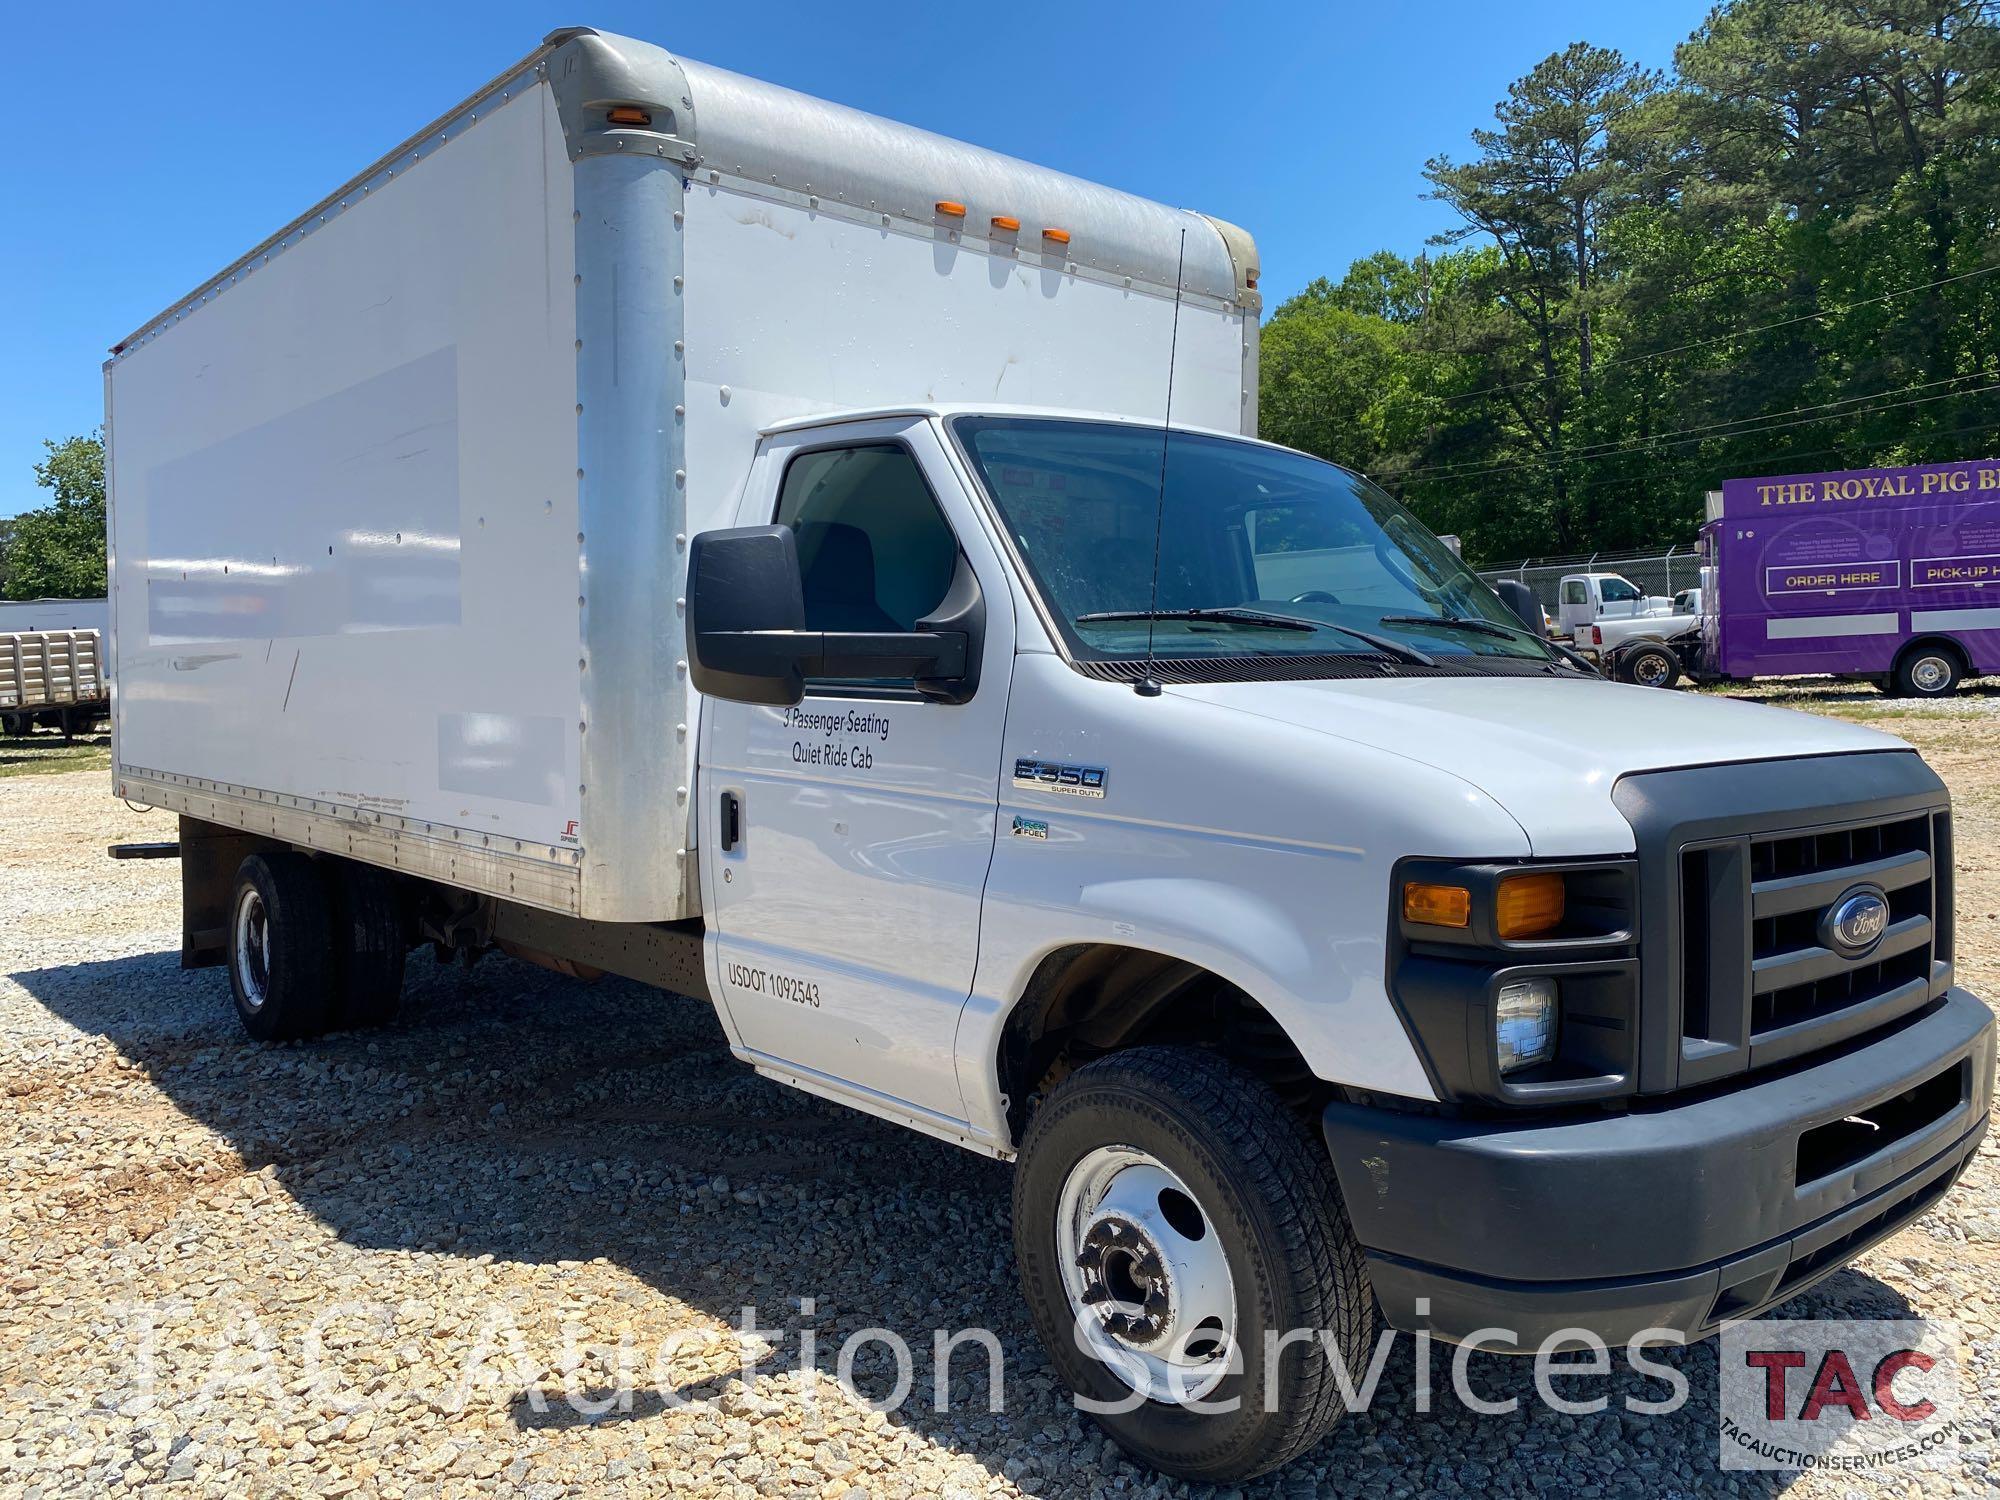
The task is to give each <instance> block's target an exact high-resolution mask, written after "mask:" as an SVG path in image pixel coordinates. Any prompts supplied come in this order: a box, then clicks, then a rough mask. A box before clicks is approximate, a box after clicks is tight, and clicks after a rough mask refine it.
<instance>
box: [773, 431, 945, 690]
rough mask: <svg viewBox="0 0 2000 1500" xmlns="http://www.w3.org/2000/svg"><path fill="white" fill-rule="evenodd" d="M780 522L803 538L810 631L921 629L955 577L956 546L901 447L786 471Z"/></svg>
mask: <svg viewBox="0 0 2000 1500" xmlns="http://www.w3.org/2000/svg"><path fill="white" fill-rule="evenodd" d="M777 521H778V523H779V524H780V525H783V526H789V527H791V528H792V530H793V532H794V533H795V534H796V536H797V539H798V551H799V574H800V577H801V580H802V582H803V584H804V586H805V605H806V628H807V629H808V630H838V631H875V632H894V631H908V630H913V629H915V628H916V625H917V622H918V621H919V620H921V619H923V618H924V617H925V616H927V615H929V614H930V613H931V612H932V611H934V610H935V609H936V608H937V607H938V605H939V604H940V603H942V602H943V600H944V596H945V593H946V592H947V591H948V590H949V589H950V587H951V580H952V576H953V574H954V573H955V572H956V571H957V567H958V539H957V538H956V537H955V536H954V535H953V534H952V530H951V525H950V523H949V522H948V521H946V520H945V518H944V513H943V512H942V511H941V510H939V509H938V504H937V500H936V498H935V497H934V496H933V495H932V494H931V490H930V486H929V484H928V483H926V482H925V480H924V476H923V471H922V470H921V469H920V468H919V467H918V466H917V460H916V456H915V455H914V454H912V453H911V452H910V451H909V449H907V448H905V447H903V446H902V445H901V444H898V443H867V444H858V445H856V446H853V447H847V448H818V449H814V450H812V451H810V452H806V453H801V454H798V455H797V456H796V457H794V458H793V459H792V461H791V463H790V464H789V465H788V466H787V467H786V469H785V480H784V484H783V485H782V486H781V487H780V489H779V492H778V514H777ZM842 680H843V681H846V682H852V681H853V679H842ZM867 685H869V686H876V687H891V688H893V687H908V686H910V679H909V678H879V679H869V680H868V684H867Z"/></svg>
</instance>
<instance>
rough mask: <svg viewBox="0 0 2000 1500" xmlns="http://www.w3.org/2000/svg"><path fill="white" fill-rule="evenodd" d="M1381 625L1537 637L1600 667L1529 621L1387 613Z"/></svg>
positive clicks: (1586, 666) (1574, 660)
mask: <svg viewBox="0 0 2000 1500" xmlns="http://www.w3.org/2000/svg"><path fill="white" fill-rule="evenodd" d="M1375 623H1376V624H1378V625H1442V626H1444V627H1445V628H1446V629H1447V630H1470V631H1472V632H1474V633H1475V634H1478V635H1490V636H1494V637H1497V638H1498V639H1500V640H1503V641H1516V640H1527V641H1533V642H1534V643H1535V644H1536V645H1537V646H1540V647H1541V648H1542V649H1543V650H1544V651H1551V652H1554V653H1556V654H1557V655H1558V656H1562V657H1566V658H1567V659H1568V660H1569V662H1570V664H1571V665H1572V666H1576V667H1581V668H1582V669H1583V670H1584V671H1586V672H1588V673H1590V675H1591V676H1593V677H1595V676H1597V675H1598V672H1597V668H1595V667H1593V666H1592V665H1591V664H1590V662H1589V661H1588V660H1587V659H1585V658H1584V657H1581V656H1578V655H1577V654H1576V653H1575V652H1574V651H1572V650H1570V649H1569V647H1567V646H1564V645H1560V644H1558V643H1557V642H1555V641H1552V640H1550V639H1549V638H1548V637H1547V636H1543V635H1537V634H1536V633H1535V632H1534V631H1532V630H1530V629H1528V627H1527V626H1525V625H1498V624H1495V623H1494V622H1493V621H1491V620H1481V619H1477V618H1475V617H1474V616H1472V615H1384V616H1382V618H1381V619H1379V620H1377V621H1376V622H1375Z"/></svg>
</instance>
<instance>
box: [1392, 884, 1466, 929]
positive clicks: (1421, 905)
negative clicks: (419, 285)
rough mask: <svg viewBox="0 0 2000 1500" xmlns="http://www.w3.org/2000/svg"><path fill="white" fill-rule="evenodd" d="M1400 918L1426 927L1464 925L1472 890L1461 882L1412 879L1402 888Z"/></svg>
mask: <svg viewBox="0 0 2000 1500" xmlns="http://www.w3.org/2000/svg"><path fill="white" fill-rule="evenodd" d="M1403 920H1404V921H1405V922H1421V923H1423V924H1424V925H1425V926H1426V927H1464V926H1466V925H1468V924H1469V923H1470V922H1471V921H1472V892H1471V891H1468V890H1467V889H1466V888H1465V887H1464V886H1462V885H1427V884H1425V883H1424V882H1423V881H1420V880H1412V881H1410V882H1408V883H1407V884H1405V885H1404V887H1403Z"/></svg>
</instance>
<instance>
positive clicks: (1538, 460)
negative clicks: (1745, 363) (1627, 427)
mask: <svg viewBox="0 0 2000 1500" xmlns="http://www.w3.org/2000/svg"><path fill="white" fill-rule="evenodd" d="M1962 380H1987V381H1991V382H1993V383H1991V384H1988V385H1983V386H1975V387H1973V388H1972V389H1970V390H1962V391H1944V392H1940V393H1939V394H1938V395H1935V396H1926V397H1922V398H1919V399H1917V400H1913V401H1891V402H1884V403H1881V404H1878V405H1872V406H1868V405H1855V403H1857V402H1871V401H1876V400H1877V398H1879V397H1882V396H1901V395H1907V394H1909V393H1910V392H1912V391H1927V390H1931V389H1933V388H1934V387H1937V386H1940V385H1955V384H1957V383H1958V382H1959V381H1962ZM1996 389H2000V379H1996V377H1995V373H1994V372H1993V371H1990V370H1979V371H1974V372H1973V373H1972V374H1969V375H1947V376H1946V377H1945V378H1944V379H1942V380H1930V381H1924V382H1922V383H1920V384H1917V385H1906V386H1899V387H1897V388H1896V389H1895V390H1890V391H1875V392H1871V393H1869V394H1868V395H1863V396H1843V397H1841V398H1839V399H1838V400H1835V401H1824V402H1821V403H1820V404H1819V405H1817V406H1797V407H1792V408H1790V409H1788V410H1786V411H1777V412H1764V413H1761V414H1760V415H1757V416H1753V417H1734V418H1731V419H1729V420H1728V421H1724V422H1710V423H1705V424H1703V425H1701V426H1697V427H1680V428H1671V429H1669V430H1668V431H1666V432H1661V433H1653V434H1650V435H1648V436H1645V437H1636V438H1628V439H1621V440H1619V441H1616V442H1605V443H1591V444H1585V445H1583V446H1582V447H1579V448H1557V449H1552V450H1551V451H1550V452H1548V453H1545V454H1528V455H1524V456H1523V457H1521V458H1518V459H1504V460H1492V461H1488V460H1482V459H1467V460H1464V461H1462V462H1460V463H1453V464H1431V465H1429V466H1427V467H1424V468H1419V469H1403V470H1401V471H1399V472H1397V473H1395V474H1394V476H1393V477H1394V478H1395V479H1396V480H1398V481H1399V482H1400V481H1403V480H1407V479H1413V478H1419V477H1422V478H1430V479H1438V480H1455V479H1478V478H1482V477H1484V476H1485V475H1487V474H1497V473H1503V472H1505V471H1507V470H1509V469H1518V468H1524V467H1526V466H1527V465H1529V464H1537V465H1540V466H1542V467H1544V468H1552V467H1554V466H1555V465H1556V464H1558V463H1564V462H1570V461H1587V460H1590V459H1598V458H1614V457H1616V456H1618V455H1619V454H1621V453H1632V452H1637V451H1639V450H1641V449H1647V448H1659V447H1679V446H1682V445H1684V444H1687V443H1692V442H1703V441H1709V440H1727V439H1729V438H1737V437H1750V436H1754V435H1755V434H1757V433H1759V432H1771V431H1776V430H1777V429H1778V428H1781V427H1796V426H1803V425H1806V424H1807V423H1810V422H1830V421H1837V420H1841V419H1844V418H1847V417H1865V416H1870V415H1873V414H1874V413H1876V412H1880V411H1894V410H1896V409H1897V408H1898V407H1903V406H1920V405H1922V404H1924V402H1925V401H1942V400H1948V399H1950V398H1951V397H1953V396H1979V395H1984V394H1985V393H1987V392H1988V391H1992V390H1996ZM1837 406H1845V407H1849V408H1851V409H1850V410H1847V411H1834V410H1832V409H1831V408H1833V407H1837ZM1809 413H1818V414H1819V415H1816V416H1814V415H1807V414H1809ZM1781 417H1800V418H1801V420H1800V421H1798V422H1781V421H1778V420H1777V419H1778V418H1781ZM1725 427H1728V428H1733V429H1735V430H1734V431H1730V432H1723V431H1721V430H1720V429H1722V428H1725Z"/></svg>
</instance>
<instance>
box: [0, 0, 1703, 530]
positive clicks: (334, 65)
mask: <svg viewBox="0 0 2000 1500" xmlns="http://www.w3.org/2000/svg"><path fill="white" fill-rule="evenodd" d="M1705 10H1706V6H1705V5H1704V4H1703V3H1701V0H1634V3H1627V4H1616V5H1613V4H1606V3H1604V0H1594V3H1592V0H1509V3H1507V4H1494V3H1492V0H1434V3H1430V4H1422V5H1418V4H1398V3H1395V0H1388V3H1379V0H1378V3H1375V4H1369V5H1365V6H1363V5H1353V6H1350V5H1341V4H1334V5H1310V4H1295V5H1290V6H1286V5H1275V4H1265V3H1258V0H1236V3H1233V4H1232V3H1222V4H1215V3H1211V4H1204V5H1197V4H1187V3H1182V0H1166V3H1157V4H1151V5H1096V4H1091V3H1089V0H1072V3H1070V4H1066V5H1029V6H1018V5H1015V6H1000V5H996V4H994V3H991V0H986V3H980V4H970V5H968V4H946V3H941V0H929V3H925V4H873V5H871V4H868V3H865V0H848V3H836V0H816V3H795V0H760V3H757V4H754V5H715V6H686V7H682V6H666V5H658V4H654V5H642V4H633V3H622V0H596V3H595V4H594V5H592V6H591V7H590V8H589V9H588V10H587V11H584V10H571V9H569V8H567V7H563V8H555V7H551V6H549V5H546V4H542V5H531V4H526V3H519V0H457V3H442V0H429V3H424V4H420V5H412V4H401V5H399V4H392V3H388V0H346V3H342V4H337V5H335V4H313V3H300V0H282V3H277V4H273V3H270V0H265V3H263V4H259V5H255V6H250V5H217V4H204V3H201V0H176V3H173V4H160V3H158V0H150V3H145V4H135V3H130V0H99V3H97V4H95V5H92V6H89V7H87V8H86V9H85V10H82V11H71V10H69V9H68V8H66V7H63V6H57V5H47V4H41V5H33V6H23V7H21V8H19V9H18V10H16V11H15V12H14V14H13V19H12V20H11V21H10V22H9V23H8V40H9V53H10V55H11V57H12V58H13V60H14V65H13V66H12V67H11V68H10V69H9V70H8V76H7V82H6V85H5V87H4V88H0V140H4V141H5V142H7V146H6V150H5V156H4V159H0V204H4V205H5V207H6V212H5V213H4V215H0V226H3V227H0V286H4V287H5V288H6V299H5V302H4V304H0V515H9V514H12V513H14V512H16V511H20V510H24V509H27V508H29V507H31V506H35V505H39V504H42V503H43V502H44V501H45V500H46V499H47V494H46V492H45V491H42V490H39V489H37V488H36V487H35V483H34V475H33V465H34V463H35V461H36V460H37V459H38V458H40V457H41V453H42V447H41V441H42V439H43V438H48V437H62V436H65V435H68V434H70V433H74V432H84V431H88V430H89V429H90V428H92V427H93V426H95V425H96V423H97V421H98V419H99V416H100V413H101V409H102V381H101V377H100V373H99V370H100V365H101V362H102V360H103V357H104V351H105V348H106V347H107V346H108V345H109V344H111V343H112V342H113V341H114V340H116V339H117V338H120V337H122V336H123V335H124V334H126V333H127V332H129V331H131V329H132V328H133V327H135V326H136V325H137V324H139V323H141V322H143V321H144V320H145V319H146V318H148V317H149V316H151V315H152V314H153V313H155V312H157V311H158V310H159V309H160V308H161V307H163V306H165V305H166V304H167V303H169V302H171V301H173V300H174V299H175V298H176V297H178V296H179V295H180V294H181V293H183V292H185V291H187V290H189V289H190V288H192V287H193V286H194V285H195V284H196V283H197V282H199V281H201V280H202V279H204V278H205V277H206V276H207V275H208V274H209V273H210V272H212V271H214V270H216V269H218V268H219V267H220V266H222V265H223V264H225V263H226V262H228V261H230V260H232V259H234V258H235V257H236V256H237V255H238V254H240V253H241V252H242V251H244V250H247V249H248V248H249V247H250V246H251V245H252V244H254V243H256V242H257V241H258V240H260V239H262V238H263V237H264V236H265V235H266V234H268V233H269V232H270V231H271V230H272V229H274V228H276V227H277V226H278V225H279V224H281V223H283V222H284V221H285V220H287V219H289V218H291V217H292V216H293V215H294V214H296V213H298V212H299V211H300V210H302V209H304V208H305V207H306V206H307V205H308V204H309V203H311V202H313V201H314V200H316V199H317V198H319V197H320V196H321V195H322V194H324V193H325V192H327V191H329V190H330V189H332V188H334V187H336V186H338V185H339V183H340V182H342V181H343V180H344V179H345V178H346V177H348V176H349V175H350V174H352V173H353V172H354V171H355V170H356V169H358V168H360V167H361V166H363V165H365V164H366V163H368V162H370V161H372V160H373V159H374V158H375V157H376V156H377V155H379V154H380V153H381V152H383V151H385V150H386V149H388V148H389V147H390V146H393V145H394V144H396V142H397V141H399V140H401V139H402V138H403V137H404V136H406V135H408V134H409V133H410V132H411V131H413V130H415V129H416V128H417V127H419V126H420V125H422V124H423V123H424V122H425V121H427V120H428V119H430V118H431V117H433V116H434V115H437V114H440V113H442V112H443V111H444V110H445V108H446V107H448V106H449V105H451V104H453V103H455V102H456V101H457V100H458V99H460V98H462V97H463V96H464V95H466V94H468V93H470V92H471V91H472V90H473V89H474V88H476V87H477V86H478V85H479V84H481V83H483V82H484V81H485V80H486V79H487V78H489V77H491V76H492V75H494V74H496V73H498V72H499V71H500V70H501V69H502V68H504V67H506V66H507V65H509V64H510V63H512V62H513V61H515V60H516V59H517V58H519V57H521V56H522V55H524V54H525V53H527V52H528V51H529V50H530V49H531V48H532V47H533V46H534V44H535V43H536V42H537V41H538V40H539V39H540V37H541V36H542V35H543V33H545V32H546V31H548V30H550V29H551V28H553V27H556V26H561V25H576V24H585V25H592V26H597V27H599V28H602V29H605V30H612V31H622V32H626V33H629V34H631V35H635V36H640V37H644V38H646V39H647V40H650V41H657V42H660V43H662V44H664V45H666V46H669V47H673V48H677V49H679V50H680V51H682V52H685V53H686V54H687V55H688V56H690V57H696V58H700V59H702V60H703V61H705V62H711V63H716V64H719V65H721V66H723V67H728V68H734V69H736V70H737V71H739V72H745V73H753V74H756V75H757V76H759V77H763V78H768V79H771V80H773V81H774V82H778V83H783V84H786V85H788V86H790V87H793V88H798V89H804V90H805V91H807V92H809V93H814V94H819V95H822V96H824V97H826V98H830V99H836V100H839V101H840V102H842V103H845V104H852V105H855V106H858V107H860V108H863V109H868V110H872V111H874V112H875V113H877V114H884V115H890V116H893V117H895V118H897V119H901V120H907V121H910V122H911V123H913V124H917V125H922V126H924V127H926V128H928V129H931V130H937V131H942V132H944V133H945V134H948V135H954V136H959V137H961V138H963V139H966V140H970V141H975V142H977V143H979V144H981V145H984V146H990V147H993V148H995V149H997V150H1001V151H1006V152H1009V153H1012V154H1013V155H1016V156H1023V157H1027V158H1029V159H1031V160H1033V161H1037V162H1043V163H1046V164H1047V165H1050V166H1054V167H1059V168H1061V169H1063V170H1065V171H1068V172H1074V173H1076V174H1078V175H1080V176H1083V177H1090V178H1095V179H1098V180H1100V181H1103V182H1106V183H1110V184H1112V185H1113V186H1116V187H1120V188H1124V189H1127V190H1129V191H1132V192H1137V193H1143V194H1145V195H1146V196H1148V197H1153V198H1159V199H1162V200H1164V201H1166V202H1169V203H1175V204H1182V205H1185V206H1188V207H1191V208H1199V209H1201V210H1203V211H1204V212H1208V213H1213V214H1217V215H1219V216H1221V217H1223V218H1226V219H1231V220H1234V221H1235V222H1237V223H1239V224H1242V225H1243V226H1244V227H1245V228H1247V229H1249V230H1250V231H1251V232H1252V233H1253V234H1254V235H1256V237H1257V241H1258V244H1259V246H1260V248H1261V250H1262V252H1263V264H1264V289H1265V291H1266V293H1267V295H1268V296H1269V298H1270V299H1271V300H1272V302H1273V303H1275V302H1276V301H1277V300H1281V299H1282V298H1284V297H1285V296H1287V295H1289V294H1290V293H1292V292H1294V291H1296V290H1297V289H1298V288H1299V287H1301V286H1302V285H1304V284H1305V283H1306V282H1308V281H1310V280H1311V279H1312V278H1313V277H1315V276H1319V275H1328V274H1330V275H1338V274H1339V273H1340V272H1342V271H1343V270H1344V269H1345V268H1346V266H1347V264H1348V262H1349V261H1351V260H1353V259H1354V258H1355V257H1356V256H1360V255H1365V254H1367V253H1369V252H1370V251H1373V250H1376V249H1379V248H1382V247H1385V246H1386V247H1389V248H1393V249H1396V250H1399V251H1403V252H1406V253H1407V252H1411V251H1414V250H1416V249H1417V248H1418V247H1419V246H1420V245H1421V244H1422V243H1423V240H1424V238H1425V236H1426V235H1428V234H1431V233H1434V232H1436V231H1437V230H1439V229H1441V228H1444V227H1446V226H1447V224H1448V222H1449V221H1448V218H1447V216H1446V215H1445V213H1444V212H1443V210H1442V209H1441V208H1440V207H1439V206H1438V205H1436V204H1432V203H1426V202H1423V201H1422V200H1421V198H1420V196H1419V195H1420V194H1421V192H1422V191H1423V180H1422V177H1421V172H1422V168H1423V163H1424V160H1425V158H1426V157H1428V156H1430V155H1432V154H1433V153H1436V152H1440V151H1448V152H1453V153H1457V154H1461V155H1463V154H1465V153H1466V152H1467V149H1468V147H1467V139H1466V138H1467V133H1468V132H1469V131H1470V130H1471V129H1472V128H1473V127H1474V126H1477V125H1480V124H1483V123H1486V122H1488V121H1489V120H1490V119H1491V116H1492V109H1493V105H1494V103H1495V102H1496V101H1497V100H1498V99H1499V98H1500V97H1501V95H1502V94H1503V93H1504V92H1505V90H1506V87H1507V84H1508V83H1509V82H1510V81H1511V80H1512V79H1514V78H1516V77H1518V76H1519V75H1520V74H1522V73H1524V72H1526V71H1527V70H1528V69H1529V68H1530V67H1532V66H1533V65H1534V63H1535V62H1536V61H1538V60H1539V59H1540V58H1542V57H1544V56H1546V55H1547V54H1548V53H1550V52H1552V51H1555V50H1556V49H1558V48H1560V47H1562V46H1564V45H1565V44H1567V43H1569V42H1571V41H1574V40H1579V39H1581V40H1588V41H1592V42H1596V43H1599V44H1601V45H1606V46H1613V47H1617V48H1619V49H1620V50H1622V51H1624V52H1625V53H1626V54H1627V55H1628V56H1631V57H1634V58H1636V59H1639V60H1642V61H1644V62H1647V63H1650V64H1653V65H1655V66H1661V67H1664V66H1666V65H1667V64H1668V63H1669V62H1670V61H1671V60H1672V56H1673V48H1674V45H1675V44H1676V43H1677V42H1678V41H1680V40H1682V39H1683V38H1684V37H1685V36H1686V35H1687V34H1688V33H1689V32H1690V31H1692V30H1693V29H1694V27H1695V26H1697V25H1698V24H1699V23H1700V21H1701V19H1702V16H1703V14H1704V13H1705Z"/></svg>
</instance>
